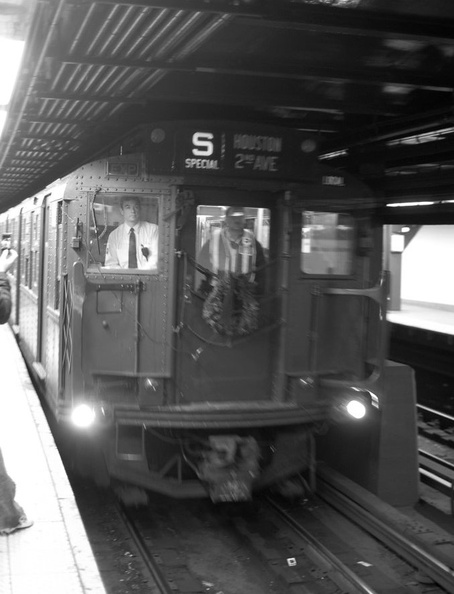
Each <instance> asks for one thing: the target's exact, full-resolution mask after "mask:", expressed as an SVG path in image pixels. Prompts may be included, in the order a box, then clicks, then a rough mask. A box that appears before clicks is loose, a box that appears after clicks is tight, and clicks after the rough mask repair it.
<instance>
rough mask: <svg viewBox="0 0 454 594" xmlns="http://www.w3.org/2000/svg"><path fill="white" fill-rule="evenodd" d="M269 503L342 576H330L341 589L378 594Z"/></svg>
mask: <svg viewBox="0 0 454 594" xmlns="http://www.w3.org/2000/svg"><path fill="white" fill-rule="evenodd" d="M267 501H268V503H269V504H270V505H271V506H272V507H273V509H274V510H275V511H276V512H277V514H278V515H279V518H280V519H281V520H282V521H283V522H285V523H286V524H287V525H289V526H290V527H291V528H292V529H293V530H294V531H295V532H296V533H297V534H298V536H300V537H301V538H302V539H303V540H304V541H305V542H307V544H308V545H309V546H310V547H311V549H312V550H313V551H315V553H316V555H317V556H318V557H319V558H320V557H321V558H322V560H323V561H325V562H326V563H327V564H328V565H329V566H332V567H333V568H334V569H335V570H336V571H337V572H338V573H339V575H340V576H341V579H340V580H339V578H338V579H337V580H336V578H335V576H333V575H331V574H330V579H331V580H332V581H333V582H334V583H336V584H337V585H338V586H340V587H341V588H344V589H345V588H346V586H347V589H346V590H345V591H346V592H348V593H349V594H355V593H356V592H358V594H378V593H377V591H376V590H374V589H372V588H371V587H370V586H368V585H367V584H366V583H365V582H364V581H363V580H362V579H361V578H360V577H359V576H358V575H356V574H355V573H354V572H353V571H352V570H351V569H350V568H349V567H347V565H345V563H343V562H342V561H341V560H340V559H339V558H338V557H336V555H334V554H333V553H331V551H329V550H328V549H327V548H326V547H325V546H324V545H323V544H322V543H320V542H319V541H318V540H317V539H316V538H314V537H313V536H312V535H311V534H310V533H309V532H308V531H307V530H306V529H305V528H303V527H302V526H301V525H300V524H299V523H298V522H297V521H296V520H294V519H293V518H292V517H291V516H290V515H289V514H288V513H287V512H286V511H285V510H284V509H283V508H282V507H281V506H280V505H279V504H278V503H277V502H276V501H274V500H273V499H271V498H269V497H268V498H267ZM339 582H342V583H339Z"/></svg>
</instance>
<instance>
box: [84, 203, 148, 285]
mask: <svg viewBox="0 0 454 594" xmlns="http://www.w3.org/2000/svg"><path fill="white" fill-rule="evenodd" d="M90 210H91V212H90V237H89V265H90V266H96V267H103V269H104V268H108V269H109V270H110V269H111V270H112V272H120V271H123V270H124V269H128V271H129V272H130V273H131V272H141V271H143V272H147V273H152V274H153V273H158V268H159V266H158V265H159V226H158V221H159V202H158V198H157V197H151V196H144V195H140V196H139V195H137V194H121V195H118V194H115V195H113V194H104V195H101V196H99V195H98V196H97V197H96V199H95V200H94V202H93V203H92V204H91V206H90ZM131 228H133V229H134V233H133V234H132V235H133V237H131V233H130V229H131ZM134 245H135V248H134Z"/></svg>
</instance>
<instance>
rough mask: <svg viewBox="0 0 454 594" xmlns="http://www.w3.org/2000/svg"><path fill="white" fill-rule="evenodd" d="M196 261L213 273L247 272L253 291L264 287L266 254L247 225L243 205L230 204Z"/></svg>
mask: <svg viewBox="0 0 454 594" xmlns="http://www.w3.org/2000/svg"><path fill="white" fill-rule="evenodd" d="M197 262H198V263H199V264H200V265H201V266H203V267H204V268H206V269H208V270H210V271H211V272H214V274H220V273H221V274H222V273H227V272H229V273H231V274H233V275H242V274H244V275H247V276H248V278H249V280H250V281H251V282H255V283H256V292H257V293H258V294H262V293H263V292H264V290H265V269H264V267H265V262H266V261H265V255H264V253H263V248H262V245H261V244H260V242H258V241H257V240H256V239H255V236H254V233H253V231H251V230H250V229H247V228H246V213H245V210H244V208H243V207H236V206H235V207H234V206H229V208H227V210H226V212H225V223H224V225H223V227H222V228H215V229H213V232H212V235H211V238H210V239H209V240H208V241H207V242H206V243H205V244H204V245H203V246H202V249H201V250H200V253H199V255H198V257H197Z"/></svg>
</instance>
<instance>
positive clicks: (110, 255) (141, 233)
mask: <svg viewBox="0 0 454 594" xmlns="http://www.w3.org/2000/svg"><path fill="white" fill-rule="evenodd" d="M132 228H133V229H134V232H135V234H136V244H137V268H138V269H140V270H154V271H155V272H157V271H158V245H159V227H158V225H155V224H154V223H149V222H148V221H140V222H139V223H138V224H137V225H135V226H134V227H132ZM130 229H131V227H129V225H126V223H122V224H121V225H119V226H118V227H117V228H116V229H114V230H113V231H112V233H111V234H110V235H109V238H108V240H107V246H106V263H105V266H106V267H107V268H128V252H129V231H130Z"/></svg>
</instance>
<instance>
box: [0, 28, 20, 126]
mask: <svg viewBox="0 0 454 594" xmlns="http://www.w3.org/2000/svg"><path fill="white" fill-rule="evenodd" d="M24 45H25V42H24V41H19V40H17V39H8V38H6V37H0V134H1V131H2V129H3V126H4V123H5V119H6V113H7V110H8V105H9V102H10V100H11V95H12V94H13V90H14V85H15V84H16V79H17V75H18V74H19V69H20V65H21V61H22V54H23V51H24Z"/></svg>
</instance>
